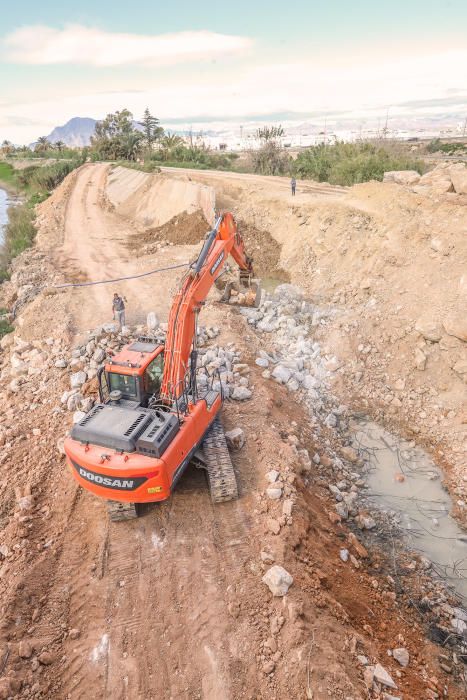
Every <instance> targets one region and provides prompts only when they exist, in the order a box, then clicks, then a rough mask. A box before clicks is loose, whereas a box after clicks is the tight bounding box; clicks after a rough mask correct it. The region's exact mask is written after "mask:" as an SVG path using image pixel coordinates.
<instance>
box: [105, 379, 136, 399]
mask: <svg viewBox="0 0 467 700" xmlns="http://www.w3.org/2000/svg"><path fill="white" fill-rule="evenodd" d="M108 377H109V385H110V391H121V392H122V394H123V396H124V397H125V398H131V399H135V398H137V392H136V377H131V376H129V375H127V374H117V373H115V372H109V374H108Z"/></svg>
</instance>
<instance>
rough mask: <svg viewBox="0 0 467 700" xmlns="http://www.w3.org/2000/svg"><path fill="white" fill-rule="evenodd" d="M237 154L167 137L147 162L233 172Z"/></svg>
mask: <svg viewBox="0 0 467 700" xmlns="http://www.w3.org/2000/svg"><path fill="white" fill-rule="evenodd" d="M237 158H238V155H237V154H236V153H223V152H220V153H215V152H213V151H212V150H211V149H210V148H208V147H207V146H206V145H205V144H204V143H198V144H196V143H195V144H191V145H188V144H186V143H185V142H184V141H183V139H182V138H180V136H176V135H168V136H165V137H164V138H163V139H162V140H161V143H160V145H159V147H158V148H157V149H156V150H154V151H153V152H152V153H150V154H149V156H148V157H147V160H149V161H150V162H153V163H156V164H163V165H167V166H170V167H173V168H177V167H178V168H198V169H200V170H207V169H215V170H232V169H233V167H232V164H233V162H234V161H235V160H236V159H237Z"/></svg>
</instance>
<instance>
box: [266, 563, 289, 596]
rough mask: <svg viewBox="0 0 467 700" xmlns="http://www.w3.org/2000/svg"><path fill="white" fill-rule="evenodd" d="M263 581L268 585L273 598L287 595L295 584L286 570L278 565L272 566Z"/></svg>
mask: <svg viewBox="0 0 467 700" xmlns="http://www.w3.org/2000/svg"><path fill="white" fill-rule="evenodd" d="M261 580H262V582H263V583H265V584H266V586H267V587H268V588H269V590H270V591H271V593H272V594H273V596H278V597H282V596H284V595H286V593H287V591H288V590H289V588H290V586H291V585H292V583H293V577H292V576H291V575H290V574H289V572H288V571H286V570H285V569H284V567H282V566H279V565H278V564H275V565H274V566H271V568H270V569H268V570H267V571H266V573H265V574H264V576H263V578H262V579H261Z"/></svg>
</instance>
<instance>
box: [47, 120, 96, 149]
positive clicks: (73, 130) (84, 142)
mask: <svg viewBox="0 0 467 700" xmlns="http://www.w3.org/2000/svg"><path fill="white" fill-rule="evenodd" d="M96 124H97V120H96V119H90V118H89V117H73V119H70V121H68V122H67V123H66V124H64V125H63V126H56V127H55V129H54V130H53V131H52V132H51V133H50V134H49V135H48V136H47V139H48V140H49V141H50V143H57V141H63V143H66V145H67V146H80V147H81V146H89V144H90V143H91V136H92V135H93V134H94V129H95V126H96Z"/></svg>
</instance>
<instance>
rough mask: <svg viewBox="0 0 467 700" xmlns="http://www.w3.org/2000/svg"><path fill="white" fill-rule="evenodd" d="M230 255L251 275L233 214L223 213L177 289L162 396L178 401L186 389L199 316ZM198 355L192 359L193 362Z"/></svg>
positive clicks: (170, 320)
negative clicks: (185, 381)
mask: <svg viewBox="0 0 467 700" xmlns="http://www.w3.org/2000/svg"><path fill="white" fill-rule="evenodd" d="M229 255H232V257H233V259H234V260H235V262H236V263H237V264H238V266H239V267H240V269H241V270H242V271H244V272H246V273H248V274H252V272H253V269H252V263H251V259H250V258H249V257H248V256H247V255H246V253H245V246H244V243H243V239H242V238H241V236H240V234H239V233H238V230H237V224H236V223H235V219H234V218H233V216H232V214H230V213H228V214H223V215H222V216H220V217H219V219H218V220H217V221H216V224H215V226H214V228H213V229H212V231H210V232H209V233H208V235H207V236H206V240H205V242H204V244H203V247H202V249H201V252H200V254H199V256H198V259H197V260H196V262H195V263H194V264H193V265H192V267H191V268H190V270H189V271H188V273H187V274H186V276H185V278H184V280H183V281H182V284H181V287H180V289H179V291H178V292H177V294H176V296H175V299H174V301H173V304H172V308H171V310H170V314H169V322H168V331H167V338H166V343H165V363H164V374H163V377H162V386H161V398H162V399H164V400H167V401H174V400H177V399H178V398H179V397H180V395H181V394H182V392H183V384H184V380H185V376H186V373H187V371H188V360H189V358H190V353H191V352H192V346H193V343H196V317H197V314H198V312H199V310H200V308H201V306H202V305H203V304H204V302H205V300H206V297H207V295H208V293H209V290H210V289H211V287H212V285H213V284H214V282H215V281H216V279H217V278H218V277H219V275H220V274H221V272H222V269H223V267H224V265H225V263H226V261H227V258H228V257H229ZM194 360H195V357H193V358H192V361H194Z"/></svg>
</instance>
